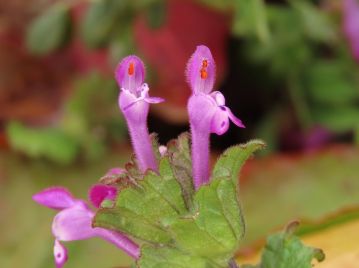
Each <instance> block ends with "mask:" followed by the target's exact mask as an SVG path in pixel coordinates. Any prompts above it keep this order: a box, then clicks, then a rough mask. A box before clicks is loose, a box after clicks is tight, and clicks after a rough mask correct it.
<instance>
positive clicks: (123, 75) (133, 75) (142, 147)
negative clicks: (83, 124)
mask: <svg viewBox="0 0 359 268" xmlns="http://www.w3.org/2000/svg"><path fill="white" fill-rule="evenodd" d="M115 75H116V80H117V83H118V85H119V87H120V88H121V92H120V96H119V100H118V103H119V107H120V109H121V111H122V113H123V114H124V116H125V119H126V122H127V126H128V129H129V132H130V136H131V140H132V144H133V147H134V151H135V154H136V157H137V160H138V163H139V167H140V169H141V171H143V172H145V171H146V170H147V169H152V170H155V171H157V169H158V165H157V162H156V158H155V154H154V152H153V150H152V145H151V140H150V136H149V133H148V128H147V116H148V111H149V104H150V103H160V102H163V101H164V100H163V99H162V98H157V97H150V96H149V94H148V92H149V87H148V85H147V84H146V83H144V77H145V68H144V65H143V62H142V61H141V60H140V59H139V58H138V57H136V56H128V57H126V58H124V59H123V60H122V61H121V63H120V64H119V65H118V67H117V69H116V74H115Z"/></svg>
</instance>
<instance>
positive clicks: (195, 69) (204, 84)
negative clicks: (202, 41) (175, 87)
mask: <svg viewBox="0 0 359 268" xmlns="http://www.w3.org/2000/svg"><path fill="white" fill-rule="evenodd" d="M186 76H187V80H188V83H189V84H190V86H191V89H192V91H193V92H194V93H195V94H197V93H199V92H202V93H207V94H209V93H210V92H211V91H212V89H213V86H214V81H215V78H216V65H215V62H214V59H213V57H212V54H211V51H210V50H209V48H208V47H206V46H203V45H202V46H197V49H196V51H195V52H194V53H193V55H192V56H191V58H190V59H189V61H188V63H187V70H186Z"/></svg>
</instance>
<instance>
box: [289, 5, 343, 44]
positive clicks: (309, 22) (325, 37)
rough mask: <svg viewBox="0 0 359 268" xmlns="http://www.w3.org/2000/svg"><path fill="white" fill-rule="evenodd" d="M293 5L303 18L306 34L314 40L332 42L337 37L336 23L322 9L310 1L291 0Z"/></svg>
mask: <svg viewBox="0 0 359 268" xmlns="http://www.w3.org/2000/svg"><path fill="white" fill-rule="evenodd" d="M290 4H291V5H292V6H293V8H294V10H296V11H297V12H298V14H299V16H300V18H301V21H302V24H303V27H304V29H305V33H306V35H307V36H308V37H309V38H311V39H312V40H316V41H323V42H330V41H333V40H334V39H335V37H336V36H335V34H336V33H335V30H334V29H335V28H334V27H335V25H334V24H333V23H331V21H330V19H329V17H328V16H327V14H326V13H324V12H323V11H322V10H321V9H319V8H317V7H316V6H315V5H314V4H312V3H310V2H309V1H302V0H300V1H298V0H291V1H290Z"/></svg>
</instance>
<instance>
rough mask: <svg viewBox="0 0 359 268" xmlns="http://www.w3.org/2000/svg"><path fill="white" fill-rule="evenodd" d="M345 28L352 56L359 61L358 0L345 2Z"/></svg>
mask: <svg viewBox="0 0 359 268" xmlns="http://www.w3.org/2000/svg"><path fill="white" fill-rule="evenodd" d="M343 28H344V33H345V35H346V36H347V38H348V40H349V43H350V47H351V50H352V54H353V56H354V58H355V59H356V60H358V61H359V2H358V1H357V0H344V2H343Z"/></svg>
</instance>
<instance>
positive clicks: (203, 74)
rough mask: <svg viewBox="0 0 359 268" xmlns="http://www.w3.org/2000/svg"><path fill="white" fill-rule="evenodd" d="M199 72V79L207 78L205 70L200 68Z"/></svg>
mask: <svg viewBox="0 0 359 268" xmlns="http://www.w3.org/2000/svg"><path fill="white" fill-rule="evenodd" d="M200 72H201V78H202V79H206V78H207V76H208V73H207V71H206V69H205V68H202V69H201V71H200Z"/></svg>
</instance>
